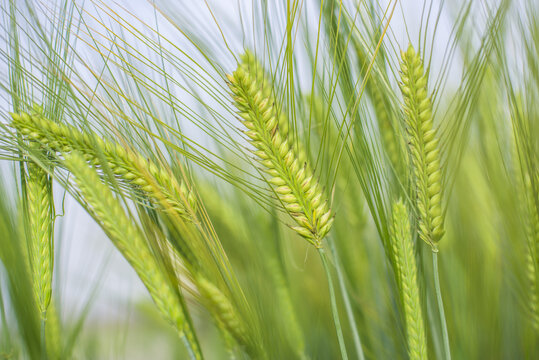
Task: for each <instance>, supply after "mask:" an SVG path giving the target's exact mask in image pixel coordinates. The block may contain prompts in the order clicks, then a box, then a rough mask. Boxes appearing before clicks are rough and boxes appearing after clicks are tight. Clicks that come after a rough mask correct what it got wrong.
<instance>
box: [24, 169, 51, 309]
mask: <svg viewBox="0 0 539 360" xmlns="http://www.w3.org/2000/svg"><path fill="white" fill-rule="evenodd" d="M27 172H28V177H27V183H26V195H27V199H28V202H27V204H28V221H29V226H30V244H29V250H30V251H29V254H30V267H31V272H32V283H33V287H34V296H35V298H36V302H37V306H38V309H39V312H40V314H41V316H42V317H43V318H44V317H45V316H46V312H47V308H48V307H49V304H50V301H51V294H52V271H53V261H54V260H53V234H52V229H53V226H52V221H53V214H52V212H53V208H54V207H53V204H52V201H53V200H52V192H51V186H52V182H51V179H50V178H49V175H48V174H47V172H46V171H45V170H43V169H41V168H40V167H39V166H38V165H37V164H36V163H35V162H33V161H28V163H27Z"/></svg>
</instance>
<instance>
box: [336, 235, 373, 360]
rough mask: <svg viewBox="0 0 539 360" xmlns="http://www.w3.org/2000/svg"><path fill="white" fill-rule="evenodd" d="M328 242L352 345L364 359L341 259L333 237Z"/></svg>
mask: <svg viewBox="0 0 539 360" xmlns="http://www.w3.org/2000/svg"><path fill="white" fill-rule="evenodd" d="M328 243H329V246H330V250H331V252H332V253H333V258H334V259H335V269H336V270H337V279H338V281H339V287H340V289H341V293H342V297H343V301H344V308H345V309H346V316H347V317H348V322H349V323H350V328H351V329H352V338H353V339H354V346H355V347H356V352H357V357H358V359H360V360H365V354H364V352H363V346H362V345H361V338H360V337H359V331H358V329H357V323H356V319H355V318H354V312H353V310H352V303H351V302H350V295H349V294H348V291H347V289H346V284H345V283H344V276H343V273H342V269H341V259H340V258H339V254H338V252H337V249H336V247H335V243H334V242H333V238H331V237H328Z"/></svg>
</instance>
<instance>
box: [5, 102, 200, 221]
mask: <svg viewBox="0 0 539 360" xmlns="http://www.w3.org/2000/svg"><path fill="white" fill-rule="evenodd" d="M12 117H13V121H12V122H11V124H12V126H13V127H15V128H16V129H17V130H18V131H19V132H20V133H21V134H22V135H23V136H25V137H26V138H27V139H31V140H33V141H36V142H38V143H40V144H41V145H42V146H44V147H47V148H49V149H50V150H52V151H59V152H62V153H69V152H71V151H74V150H77V151H79V152H81V153H82V154H83V155H84V157H85V159H86V160H87V161H89V162H90V163H91V164H94V165H100V163H101V161H102V157H104V158H105V160H106V163H107V166H108V167H109V168H110V170H111V171H112V172H113V173H114V174H115V175H116V176H118V177H119V178H120V179H122V180H123V181H125V182H127V183H128V184H130V185H132V186H135V187H136V188H137V189H140V190H142V191H144V192H145V193H146V194H148V196H149V197H151V198H152V199H153V200H154V201H156V202H157V203H158V204H161V205H162V206H163V207H164V208H165V210H167V211H174V212H176V213H178V214H179V215H180V216H182V218H184V219H192V217H193V216H194V215H193V214H192V213H193V211H194V210H193V209H194V208H195V196H194V194H193V193H192V192H191V191H189V189H188V188H187V186H186V185H185V183H183V182H182V183H179V182H178V181H177V180H176V178H175V177H174V176H173V175H172V174H171V173H170V172H168V171H166V170H164V169H163V168H162V167H160V166H158V165H157V164H156V163H154V162H153V161H151V160H149V159H146V158H144V157H143V156H142V155H140V154H139V153H137V152H135V151H134V150H131V149H129V148H125V147H124V146H122V145H121V144H118V143H114V142H112V141H107V140H104V139H102V138H101V137H99V136H98V135H97V134H95V133H93V132H91V131H85V132H81V131H80V130H78V129H76V128H75V127H73V126H70V125H63V124H57V123H55V122H53V121H50V120H48V119H46V118H45V117H44V116H43V115H42V114H40V113H39V112H34V113H32V114H31V115H30V114H26V113H22V114H12Z"/></svg>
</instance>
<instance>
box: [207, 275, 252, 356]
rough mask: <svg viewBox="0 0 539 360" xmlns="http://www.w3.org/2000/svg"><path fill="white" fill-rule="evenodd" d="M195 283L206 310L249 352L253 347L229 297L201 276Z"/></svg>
mask: <svg viewBox="0 0 539 360" xmlns="http://www.w3.org/2000/svg"><path fill="white" fill-rule="evenodd" d="M196 285H197V288H198V291H199V293H200V295H201V296H202V298H203V299H204V301H205V303H206V305H207V308H208V310H209V311H210V313H212V314H213V316H214V317H215V318H216V320H217V321H218V322H219V325H220V327H221V328H223V329H225V330H226V331H227V332H228V333H229V334H231V335H232V337H233V338H234V340H235V341H236V342H237V343H238V344H240V345H242V346H244V347H245V348H246V349H247V350H248V351H249V352H251V351H252V350H253V347H252V345H251V344H250V343H249V341H248V336H247V330H246V329H245V325H244V323H243V321H242V319H241V318H240V316H239V315H238V313H237V312H236V309H235V307H234V305H233V304H232V303H231V302H230V300H229V298H228V297H227V296H226V295H225V294H224V293H223V292H222V291H221V290H220V289H219V288H218V287H217V286H215V285H214V284H213V283H212V282H210V281H209V280H207V279H206V278H204V277H202V276H199V277H198V278H197V281H196Z"/></svg>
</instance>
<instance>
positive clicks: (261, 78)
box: [239, 50, 307, 163]
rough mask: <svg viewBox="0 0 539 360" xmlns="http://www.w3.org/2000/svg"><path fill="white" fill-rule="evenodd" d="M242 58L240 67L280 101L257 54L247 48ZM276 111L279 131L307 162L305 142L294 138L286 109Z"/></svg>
mask: <svg viewBox="0 0 539 360" xmlns="http://www.w3.org/2000/svg"><path fill="white" fill-rule="evenodd" d="M240 58H241V63H240V64H239V67H241V68H242V69H243V70H244V71H245V72H247V73H249V74H251V78H252V79H254V81H256V83H257V84H258V85H259V90H260V93H261V94H262V96H263V97H265V98H268V99H272V100H273V101H274V103H278V101H276V100H275V96H274V89H273V81H272V79H271V76H270V75H269V74H268V73H266V71H265V70H264V67H263V66H262V64H261V63H260V62H259V61H258V59H257V58H256V56H255V55H254V54H253V53H252V52H250V51H249V50H247V51H245V53H243V54H242V55H241V57H240ZM275 112H276V113H277V119H278V121H277V123H278V126H279V131H280V132H281V134H286V135H287V139H286V140H287V141H288V143H289V144H294V151H295V152H296V154H297V156H298V160H299V161H300V163H304V162H306V161H307V151H306V150H305V148H304V147H303V144H302V143H301V142H300V141H298V140H297V139H294V134H293V132H292V131H290V124H289V123H288V117H287V116H286V111H284V109H282V108H281V109H277V108H276V109H275Z"/></svg>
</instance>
